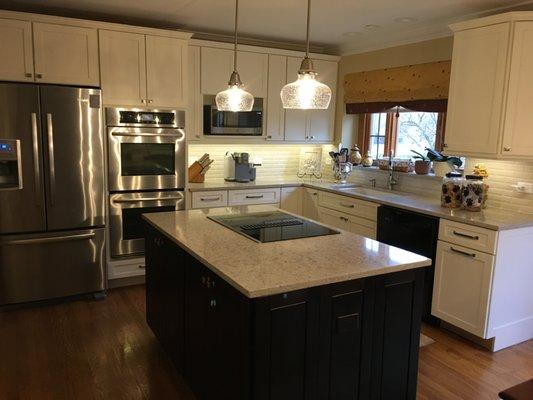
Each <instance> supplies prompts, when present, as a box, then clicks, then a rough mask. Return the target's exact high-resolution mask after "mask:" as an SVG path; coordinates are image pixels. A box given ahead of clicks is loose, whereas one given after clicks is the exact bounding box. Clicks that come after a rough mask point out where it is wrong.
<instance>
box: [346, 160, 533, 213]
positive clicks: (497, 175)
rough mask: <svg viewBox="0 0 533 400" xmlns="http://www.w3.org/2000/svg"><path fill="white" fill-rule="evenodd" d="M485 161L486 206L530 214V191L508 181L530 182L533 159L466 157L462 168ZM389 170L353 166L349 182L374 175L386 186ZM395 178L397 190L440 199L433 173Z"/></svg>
mask: <svg viewBox="0 0 533 400" xmlns="http://www.w3.org/2000/svg"><path fill="white" fill-rule="evenodd" d="M479 162H482V163H485V165H486V167H487V169H488V171H489V177H488V178H487V179H486V180H485V182H486V183H487V184H488V185H489V187H490V188H489V194H488V198H487V206H488V207H494V208H501V209H506V210H511V211H516V212H521V213H527V214H533V195H531V194H524V193H519V192H517V191H515V190H514V188H513V187H512V186H511V185H515V184H516V183H517V182H533V162H525V161H502V160H487V159H478V158H467V160H466V165H465V171H466V172H467V173H470V172H472V170H473V169H474V165H475V164H476V163H479ZM388 176H389V173H388V172H387V171H380V170H377V169H364V168H362V167H359V168H356V169H355V170H354V172H353V173H352V175H350V178H349V180H350V182H353V183H357V184H361V185H364V186H369V185H370V179H376V185H377V187H380V188H385V187H387V179H388ZM395 178H396V179H397V181H398V185H397V186H396V187H395V189H396V190H399V191H402V192H408V193H413V194H417V195H421V196H426V197H432V198H434V199H435V200H436V201H438V199H440V190H441V182H442V178H440V177H436V176H419V175H415V174H396V175H395Z"/></svg>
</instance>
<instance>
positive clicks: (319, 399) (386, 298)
mask: <svg viewBox="0 0 533 400" xmlns="http://www.w3.org/2000/svg"><path fill="white" fill-rule="evenodd" d="M146 229H147V230H146V232H147V233H146V234H147V236H146V239H147V240H146V242H147V253H146V257H147V259H146V282H147V290H146V304H147V319H148V324H149V325H150V327H151V328H152V330H153V332H154V333H155V335H156V336H157V338H158V339H159V341H160V342H161V344H162V345H163V347H164V348H165V350H166V352H167V353H168V354H169V356H170V358H171V359H172V360H173V362H174V363H175V364H176V365H177V366H178V370H179V372H180V373H181V374H182V376H183V377H184V378H185V381H186V382H187V383H188V384H189V385H190V387H191V388H192V390H193V391H194V393H195V395H196V397H197V398H198V399H199V400H272V399H276V400H294V399H301V400H338V399H369V398H372V399H381V400H414V399H415V397H416V380H417V372H418V348H419V337H420V319H421V306H422V287H423V272H424V271H423V269H417V270H411V271H404V272H399V273H393V274H387V275H381V276H376V277H370V278H365V279H358V280H354V281H348V282H342V283H336V284H331V285H326V286H319V287H314V288H309V289H303V290H297V291H292V292H288V293H283V294H276V295H272V296H265V297H259V298H254V299H250V298H247V297H245V296H244V295H242V294H241V293H240V292H239V291H237V290H236V289H235V288H233V287H232V286H230V285H229V284H228V283H227V282H226V281H225V280H224V279H222V278H220V277H219V276H217V274H215V273H213V272H212V271H211V270H210V269H208V268H207V267H205V266H204V265H203V264H202V263H200V262H199V261H198V260H196V259H195V258H194V257H192V256H191V255H190V254H189V253H187V252H186V251H185V250H183V249H181V247H179V246H178V245H177V244H173V243H172V242H170V241H169V239H168V238H166V236H164V235H163V234H161V233H159V232H158V231H157V230H156V229H154V228H153V227H152V226H149V225H147V228H146ZM183 282H185V284H184V285H182V283H183ZM172 337H173V338H174V345H172V340H171V338H172Z"/></svg>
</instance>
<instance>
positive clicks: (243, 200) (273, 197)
mask: <svg viewBox="0 0 533 400" xmlns="http://www.w3.org/2000/svg"><path fill="white" fill-rule="evenodd" d="M280 194H281V192H280V188H270V189H242V190H230V191H229V194H228V204H229V205H230V206H244V205H253V204H275V203H279V201H280Z"/></svg>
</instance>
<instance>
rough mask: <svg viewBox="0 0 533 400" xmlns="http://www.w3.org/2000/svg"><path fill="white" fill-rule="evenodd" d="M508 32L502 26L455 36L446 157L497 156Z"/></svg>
mask: <svg viewBox="0 0 533 400" xmlns="http://www.w3.org/2000/svg"><path fill="white" fill-rule="evenodd" d="M509 32H510V26H509V24H507V23H504V24H497V25H491V26H486V27H482V28H477V29H469V30H465V31H460V32H457V33H456V34H455V36H454V45H453V58H452V71H451V78H450V94H449V101H448V118H447V122H446V137H445V143H446V151H447V152H448V153H458V154H462V153H479V154H496V153H497V152H498V140H499V136H500V129H501V127H500V124H501V121H502V105H503V99H504V87H505V73H506V64H507V50H508V47H509Z"/></svg>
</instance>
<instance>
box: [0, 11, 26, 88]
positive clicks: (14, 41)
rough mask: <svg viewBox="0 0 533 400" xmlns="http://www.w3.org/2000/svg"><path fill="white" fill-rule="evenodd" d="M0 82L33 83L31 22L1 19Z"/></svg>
mask: <svg viewBox="0 0 533 400" xmlns="http://www.w3.org/2000/svg"><path fill="white" fill-rule="evenodd" d="M0 38H1V40H0V54H1V55H2V61H1V62H0V80H4V81H33V47H32V40H31V22H29V21H19V20H14V19H0Z"/></svg>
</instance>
